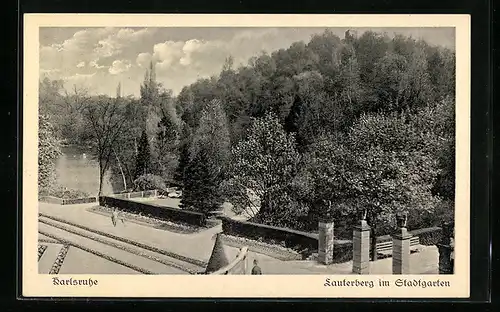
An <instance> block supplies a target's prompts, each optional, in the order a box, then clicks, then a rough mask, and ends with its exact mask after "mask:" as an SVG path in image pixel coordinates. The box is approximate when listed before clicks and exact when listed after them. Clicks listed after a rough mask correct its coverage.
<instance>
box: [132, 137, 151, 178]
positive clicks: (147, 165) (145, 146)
mask: <svg viewBox="0 0 500 312" xmlns="http://www.w3.org/2000/svg"><path fill="white" fill-rule="evenodd" d="M148 173H151V148H150V146H149V140H148V136H147V133H146V130H142V134H141V139H140V140H139V148H138V152H137V158H136V165H135V178H136V179H137V178H139V177H140V176H142V175H145V174H148Z"/></svg>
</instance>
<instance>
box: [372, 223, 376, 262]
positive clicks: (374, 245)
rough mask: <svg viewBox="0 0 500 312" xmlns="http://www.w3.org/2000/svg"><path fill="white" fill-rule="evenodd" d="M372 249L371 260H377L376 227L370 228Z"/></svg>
mask: <svg viewBox="0 0 500 312" xmlns="http://www.w3.org/2000/svg"><path fill="white" fill-rule="evenodd" d="M370 232H371V233H370V236H371V238H370V245H371V246H370V249H371V255H370V260H371V261H376V260H377V236H376V235H375V228H374V227H372V228H371V229H370Z"/></svg>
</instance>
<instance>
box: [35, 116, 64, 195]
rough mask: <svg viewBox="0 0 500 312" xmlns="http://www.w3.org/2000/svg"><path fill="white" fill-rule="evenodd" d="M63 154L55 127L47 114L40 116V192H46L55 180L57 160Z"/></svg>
mask: <svg viewBox="0 0 500 312" xmlns="http://www.w3.org/2000/svg"><path fill="white" fill-rule="evenodd" d="M60 155H61V149H60V145H59V141H58V140H57V138H56V137H55V135H54V128H53V126H52V124H51V123H50V121H49V118H48V117H47V116H45V115H39V117H38V192H39V194H46V193H47V192H48V191H49V190H50V189H51V187H53V186H54V182H55V162H56V160H57V158H58V157H59V156H60Z"/></svg>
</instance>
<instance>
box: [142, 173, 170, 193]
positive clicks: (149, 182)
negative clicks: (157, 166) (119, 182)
mask: <svg viewBox="0 0 500 312" xmlns="http://www.w3.org/2000/svg"><path fill="white" fill-rule="evenodd" d="M134 186H135V187H134V190H135V191H149V190H161V191H164V190H166V189H167V186H166V185H165V180H164V179H163V178H162V177H160V176H157V175H154V174H149V173H148V174H144V175H141V176H139V177H138V178H137V179H135V181H134Z"/></svg>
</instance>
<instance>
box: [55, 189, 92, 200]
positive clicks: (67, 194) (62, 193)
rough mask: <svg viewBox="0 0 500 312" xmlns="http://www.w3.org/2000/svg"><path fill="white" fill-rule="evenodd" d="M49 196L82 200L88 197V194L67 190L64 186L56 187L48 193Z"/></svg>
mask: <svg viewBox="0 0 500 312" xmlns="http://www.w3.org/2000/svg"><path fill="white" fill-rule="evenodd" d="M47 195H49V196H54V197H57V198H62V199H75V198H84V197H90V194H89V193H87V192H84V191H81V190H75V189H68V188H67V187H64V186H59V187H56V188H54V189H52V190H50V191H48V194H47Z"/></svg>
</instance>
